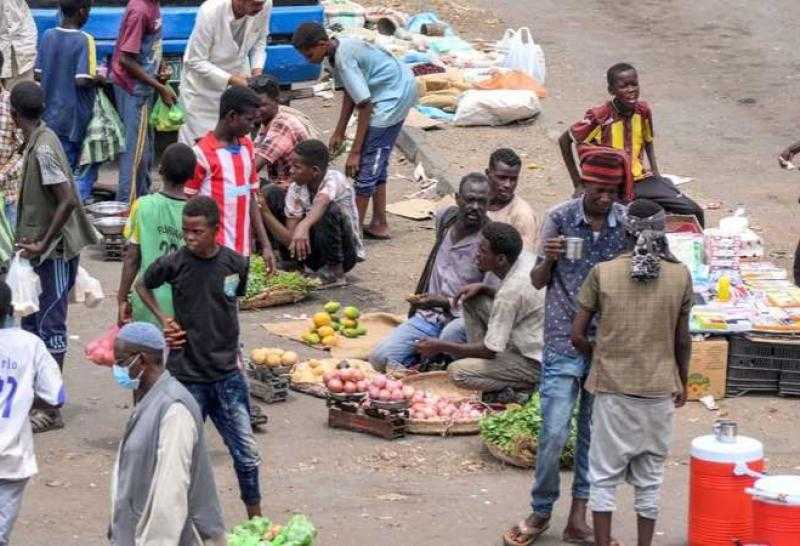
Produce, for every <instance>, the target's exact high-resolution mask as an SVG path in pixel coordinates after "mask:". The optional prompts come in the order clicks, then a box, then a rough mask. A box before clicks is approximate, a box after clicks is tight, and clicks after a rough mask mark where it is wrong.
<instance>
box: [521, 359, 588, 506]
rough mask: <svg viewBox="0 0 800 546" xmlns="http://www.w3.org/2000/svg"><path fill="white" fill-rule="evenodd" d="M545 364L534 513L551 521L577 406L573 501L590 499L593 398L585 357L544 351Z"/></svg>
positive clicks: (540, 391) (541, 386) (540, 392)
mask: <svg viewBox="0 0 800 546" xmlns="http://www.w3.org/2000/svg"><path fill="white" fill-rule="evenodd" d="M542 360H543V362H542V375H541V383H540V384H539V395H540V396H541V408H542V428H541V429H540V430H539V444H538V445H539V447H538V450H537V454H536V474H535V479H534V483H533V490H532V491H531V496H532V497H533V501H532V503H531V506H532V507H533V513H534V514H536V515H537V516H540V517H548V516H549V515H550V513H551V512H552V511H553V505H554V504H555V502H556V501H557V500H558V497H559V495H560V489H561V475H560V469H561V465H560V462H559V461H560V459H561V452H562V451H563V450H564V446H565V445H566V443H567V438H568V436H569V429H570V420H571V419H572V412H573V410H574V409H575V403H576V402H578V401H579V399H580V408H579V410H578V442H577V446H576V449H575V479H574V480H573V483H572V497H573V498H575V499H588V498H589V477H588V474H589V440H590V432H591V431H590V427H591V422H592V399H593V396H592V395H591V394H589V393H588V392H587V391H586V389H584V388H583V384H584V382H585V381H586V376H587V375H588V374H589V363H588V362H587V361H586V359H585V358H584V357H582V356H577V357H573V356H568V355H562V354H559V353H556V352H554V351H553V350H551V349H548V348H546V347H545V351H544V355H543V359H542Z"/></svg>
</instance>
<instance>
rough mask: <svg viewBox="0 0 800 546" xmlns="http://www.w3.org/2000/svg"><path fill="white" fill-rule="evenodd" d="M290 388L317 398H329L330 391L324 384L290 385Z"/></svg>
mask: <svg viewBox="0 0 800 546" xmlns="http://www.w3.org/2000/svg"><path fill="white" fill-rule="evenodd" d="M289 388H290V389H292V390H293V391H296V392H299V393H303V394H308V395H310V396H315V397H317V398H328V389H326V388H325V385H323V384H322V383H294V382H292V383H289Z"/></svg>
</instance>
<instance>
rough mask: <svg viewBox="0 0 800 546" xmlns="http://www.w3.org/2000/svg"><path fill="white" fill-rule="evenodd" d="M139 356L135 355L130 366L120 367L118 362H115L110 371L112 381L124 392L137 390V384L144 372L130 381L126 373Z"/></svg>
mask: <svg viewBox="0 0 800 546" xmlns="http://www.w3.org/2000/svg"><path fill="white" fill-rule="evenodd" d="M140 356H141V355H136V357H135V358H134V359H133V360H131V362H130V364H128V365H127V366H122V365H120V363H119V362H117V363H116V364H114V367H113V368H112V369H111V373H112V375H113V376H114V381H116V382H117V384H118V385H119V386H120V387H122V388H123V389H125V390H129V391H135V390H136V389H138V388H139V382H140V381H141V377H142V374H143V373H144V370H142V371H141V373H140V374H139V375H138V377H136V379H131V376H130V375H129V374H128V371H129V370H130V369H131V366H133V365H134V364H135V363H136V361H137V360H139V357H140Z"/></svg>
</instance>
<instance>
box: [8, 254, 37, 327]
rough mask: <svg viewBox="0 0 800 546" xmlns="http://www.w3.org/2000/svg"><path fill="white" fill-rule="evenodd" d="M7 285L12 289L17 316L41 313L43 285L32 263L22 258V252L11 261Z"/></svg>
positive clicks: (12, 299)
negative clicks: (40, 297)
mask: <svg viewBox="0 0 800 546" xmlns="http://www.w3.org/2000/svg"><path fill="white" fill-rule="evenodd" d="M6 284H7V285H8V287H9V288H10V289H11V305H13V306H14V314H15V315H16V316H18V317H24V316H27V315H30V314H32V313H36V312H37V311H39V294H41V293H42V283H41V281H40V280H39V275H37V274H36V271H34V270H33V266H31V262H30V261H28V260H27V259H25V258H23V257H22V251H19V252H17V253H16V254H14V257H13V258H12V259H11V264H10V265H9V266H8V273H7V274H6Z"/></svg>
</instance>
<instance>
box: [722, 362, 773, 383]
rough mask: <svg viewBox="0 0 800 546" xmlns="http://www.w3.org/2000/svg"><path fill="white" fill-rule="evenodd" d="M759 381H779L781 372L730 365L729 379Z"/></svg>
mask: <svg viewBox="0 0 800 546" xmlns="http://www.w3.org/2000/svg"><path fill="white" fill-rule="evenodd" d="M742 379H743V380H745V381H758V382H760V383H776V384H777V383H778V381H780V379H781V372H780V371H777V370H768V369H764V368H742V367H739V366H728V381H739V380H742Z"/></svg>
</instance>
